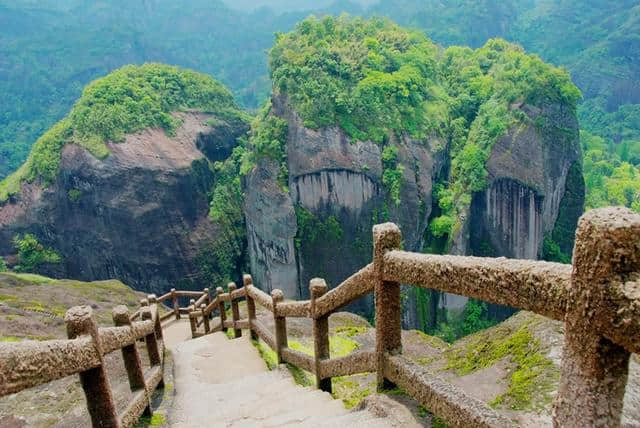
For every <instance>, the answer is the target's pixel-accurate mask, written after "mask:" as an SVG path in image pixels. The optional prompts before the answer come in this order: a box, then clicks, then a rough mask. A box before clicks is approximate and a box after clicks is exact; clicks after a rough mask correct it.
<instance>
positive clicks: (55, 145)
mask: <svg viewBox="0 0 640 428" xmlns="http://www.w3.org/2000/svg"><path fill="white" fill-rule="evenodd" d="M186 109H198V110H203V111H206V112H208V113H212V114H214V115H215V116H217V117H220V118H223V119H227V120H235V119H238V118H240V116H241V113H240V112H239V110H237V108H236V106H235V104H234V101H233V96H232V95H231V92H229V90H227V89H226V88H225V87H224V86H222V85H221V84H220V83H218V82H216V81H215V80H213V79H212V78H210V77H209V76H206V75H204V74H200V73H196V72H194V71H190V70H185V69H180V68H178V67H172V66H168V65H161V64H145V65H142V66H126V67H123V68H121V69H119V70H117V71H114V72H113V73H111V74H109V75H108V76H106V77H104V78H101V79H98V80H96V81H94V82H92V83H91V84H89V85H88V86H87V87H86V88H85V89H84V91H83V94H82V97H81V98H80V99H79V100H78V101H77V102H76V104H75V105H74V107H73V108H72V109H71V111H70V112H69V114H68V115H67V117H66V118H64V119H63V120H61V121H60V122H58V123H57V124H56V125H54V126H53V127H52V128H51V129H50V130H49V131H47V132H46V133H45V134H44V135H43V136H42V137H40V139H38V141H37V142H36V144H35V145H34V147H33V149H32V151H31V154H30V155H29V157H28V159H27V161H26V162H25V164H23V165H22V167H20V169H19V170H18V171H17V172H15V173H14V174H12V175H11V176H9V177H7V178H6V179H5V180H4V181H2V182H1V183H0V201H4V200H6V199H7V198H8V197H9V196H10V195H12V194H15V193H18V192H19V191H20V185H21V183H22V182H23V181H34V180H37V179H40V180H42V182H43V183H44V184H47V183H51V182H53V181H54V180H55V178H56V176H57V173H58V169H59V166H60V158H61V153H62V148H63V147H64V145H65V144H68V143H75V144H78V145H80V146H82V147H84V148H86V149H87V150H88V151H89V152H91V153H92V154H93V155H94V156H96V157H98V158H104V157H106V156H108V154H109V150H108V148H107V146H106V145H105V142H106V141H114V142H118V141H122V140H123V139H124V137H125V135H126V134H129V133H133V132H136V131H140V130H143V129H145V128H150V127H153V128H161V129H164V130H165V132H167V133H168V134H171V133H172V132H173V131H174V130H175V128H176V127H177V126H178V125H179V121H178V120H177V119H176V118H174V117H173V116H172V115H171V113H172V112H174V111H178V110H186Z"/></svg>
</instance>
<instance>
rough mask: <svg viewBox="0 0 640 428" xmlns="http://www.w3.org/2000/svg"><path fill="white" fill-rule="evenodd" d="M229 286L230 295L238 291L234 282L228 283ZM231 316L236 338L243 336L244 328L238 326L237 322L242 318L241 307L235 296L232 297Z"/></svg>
mask: <svg viewBox="0 0 640 428" xmlns="http://www.w3.org/2000/svg"><path fill="white" fill-rule="evenodd" d="M228 288H229V296H231V293H233V292H234V291H236V288H237V287H236V285H235V284H234V283H233V282H230V283H229V285H228ZM231 317H232V319H233V337H235V338H236V339H237V338H238V337H242V330H241V329H239V328H236V323H237V322H238V320H239V319H240V308H238V301H237V300H236V299H233V298H232V299H231Z"/></svg>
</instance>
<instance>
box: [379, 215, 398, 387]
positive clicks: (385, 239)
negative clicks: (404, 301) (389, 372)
mask: <svg viewBox="0 0 640 428" xmlns="http://www.w3.org/2000/svg"><path fill="white" fill-rule="evenodd" d="M401 243H402V234H401V232H400V229H399V228H398V226H396V225H395V224H393V223H384V224H378V225H376V226H373V269H374V275H375V280H374V281H375V284H374V290H375V301H376V304H375V308H376V361H377V380H378V389H387V388H391V387H393V384H392V383H391V382H390V381H389V380H388V379H385V377H384V365H385V360H386V357H385V356H386V354H399V353H401V352H402V337H401V333H402V306H401V303H400V284H399V283H397V282H390V281H385V280H384V279H383V272H384V254H385V253H386V252H387V251H390V250H397V249H400V246H401Z"/></svg>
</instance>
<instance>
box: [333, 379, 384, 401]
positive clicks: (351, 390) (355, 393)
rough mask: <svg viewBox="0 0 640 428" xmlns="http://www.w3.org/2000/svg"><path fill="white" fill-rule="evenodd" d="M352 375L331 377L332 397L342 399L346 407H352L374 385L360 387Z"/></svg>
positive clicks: (370, 390) (371, 389)
mask: <svg viewBox="0 0 640 428" xmlns="http://www.w3.org/2000/svg"><path fill="white" fill-rule="evenodd" d="M353 379H354V376H339V377H334V378H333V380H332V381H333V398H336V399H340V400H342V403H343V404H344V407H345V408H346V409H352V408H354V407H355V406H357V405H358V404H360V402H361V401H362V400H364V399H365V398H366V397H367V396H369V395H370V394H371V392H372V391H373V390H374V389H375V387H365V388H362V387H361V386H360V384H359V383H358V382H354V380H353Z"/></svg>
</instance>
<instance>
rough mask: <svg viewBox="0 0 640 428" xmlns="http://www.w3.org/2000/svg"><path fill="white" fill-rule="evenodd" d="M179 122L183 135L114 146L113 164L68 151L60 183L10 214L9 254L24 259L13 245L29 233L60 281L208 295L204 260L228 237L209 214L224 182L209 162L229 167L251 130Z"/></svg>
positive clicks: (24, 191) (15, 199)
mask: <svg viewBox="0 0 640 428" xmlns="http://www.w3.org/2000/svg"><path fill="white" fill-rule="evenodd" d="M174 116H175V117H176V118H177V119H179V120H180V122H181V125H180V126H179V127H178V128H177V129H176V130H175V132H174V134H175V135H174V136H167V135H166V134H165V132H164V131H163V130H160V129H147V130H144V131H140V132H136V133H133V134H130V135H127V136H126V138H125V140H124V141H123V142H118V143H114V142H107V147H108V149H109V151H110V155H109V156H107V157H106V158H104V159H98V158H96V157H94V156H93V155H91V154H90V153H89V152H88V151H87V150H86V149H84V148H83V147H80V146H78V145H75V144H67V145H65V146H64V148H63V150H62V157H61V163H60V171H59V173H58V175H57V177H56V179H55V181H54V182H53V183H51V184H50V185H48V186H45V185H43V184H42V183H38V182H33V183H24V184H23V185H22V188H21V191H20V193H19V194H17V195H14V196H12V197H11V198H10V199H9V200H8V201H7V202H5V203H3V204H2V205H0V254H1V255H4V256H7V255H10V254H12V253H14V252H15V249H14V248H13V245H12V243H11V240H12V238H13V237H14V236H15V235H16V234H20V233H25V232H29V233H32V234H34V235H36V236H37V237H38V239H39V240H40V242H41V243H42V244H43V245H46V246H48V247H52V248H53V249H55V250H56V251H57V252H58V253H59V254H60V255H61V256H62V263H61V264H60V265H59V266H58V267H57V269H56V271H55V272H54V273H55V274H56V275H57V276H58V277H65V278H75V279H79V280H98V279H109V278H118V279H120V280H121V281H123V282H125V283H127V284H129V285H131V286H133V287H135V288H136V289H138V290H144V291H149V292H157V293H163V292H165V291H167V290H168V289H170V288H172V287H177V286H182V287H185V286H198V287H204V286H205V285H203V272H202V269H201V267H200V266H199V265H198V255H199V253H201V252H202V251H203V249H205V248H206V247H207V246H210V245H211V244H212V243H213V242H215V240H216V238H217V237H218V236H219V234H220V230H219V229H220V227H219V226H218V225H216V224H215V223H214V222H212V221H211V220H210V218H209V215H208V213H209V192H210V191H211V187H212V185H213V184H214V174H213V172H212V171H211V170H210V168H209V160H208V158H207V156H205V154H207V155H209V156H210V157H211V158H212V160H216V157H220V158H225V157H226V156H227V155H228V152H229V151H230V149H231V148H232V147H233V146H235V145H236V138H237V137H238V136H240V135H242V134H244V133H245V132H246V130H247V127H246V125H245V124H236V125H229V124H227V123H226V122H221V121H217V120H215V121H211V118H212V117H213V116H212V115H210V114H204V113H199V112H184V113H176V114H175V115H174ZM211 124H213V125H211Z"/></svg>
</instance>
